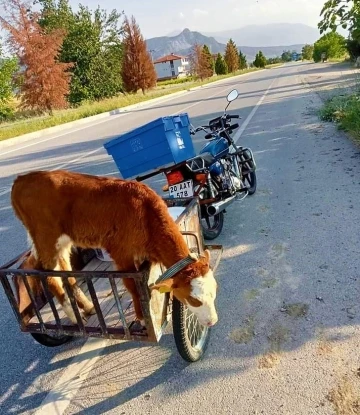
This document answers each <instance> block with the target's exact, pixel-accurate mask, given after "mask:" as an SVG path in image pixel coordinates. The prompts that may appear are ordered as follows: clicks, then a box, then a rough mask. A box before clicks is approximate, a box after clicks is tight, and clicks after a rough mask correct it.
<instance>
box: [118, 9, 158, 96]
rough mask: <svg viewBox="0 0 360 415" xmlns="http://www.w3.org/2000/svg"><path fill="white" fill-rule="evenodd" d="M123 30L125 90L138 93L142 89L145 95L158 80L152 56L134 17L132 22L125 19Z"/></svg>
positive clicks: (123, 77) (123, 76)
mask: <svg viewBox="0 0 360 415" xmlns="http://www.w3.org/2000/svg"><path fill="white" fill-rule="evenodd" d="M123 29H124V41H123V47H124V58H123V62H122V79H123V84H124V89H125V91H127V92H137V91H138V90H139V89H141V90H142V92H143V93H144V94H145V91H146V90H147V89H149V88H153V87H154V86H155V85H156V79H157V76H156V72H155V68H154V65H153V63H152V60H151V56H150V54H149V52H148V51H147V49H146V42H145V40H144V38H143V36H142V35H141V32H140V28H139V26H138V24H137V23H136V21H135V18H134V16H132V17H131V21H129V19H128V18H127V17H125V21H124V27H123Z"/></svg>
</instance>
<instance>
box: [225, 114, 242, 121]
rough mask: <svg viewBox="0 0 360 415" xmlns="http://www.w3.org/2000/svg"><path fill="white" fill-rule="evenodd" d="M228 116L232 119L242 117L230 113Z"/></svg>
mask: <svg viewBox="0 0 360 415" xmlns="http://www.w3.org/2000/svg"><path fill="white" fill-rule="evenodd" d="M227 118H228V119H229V120H231V119H235V118H241V117H240V115H228V116H227Z"/></svg>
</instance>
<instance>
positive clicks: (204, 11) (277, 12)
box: [70, 0, 325, 38]
mask: <svg viewBox="0 0 360 415" xmlns="http://www.w3.org/2000/svg"><path fill="white" fill-rule="evenodd" d="M70 2H71V4H72V5H74V6H76V5H77V4H78V3H79V0H70ZM80 2H81V3H83V4H85V5H87V6H89V7H90V8H96V7H97V5H98V4H99V0H80ZM324 3H325V0H181V1H171V0H126V1H124V0H102V1H101V7H102V8H104V9H108V10H111V9H113V8H116V9H117V10H119V11H120V10H124V12H125V14H127V15H129V16H130V15H134V16H135V19H136V21H137V22H138V24H139V26H140V29H141V31H142V34H143V35H144V37H145V38H150V37H155V36H166V35H168V34H169V33H171V32H173V31H174V30H180V29H184V28H189V29H190V30H196V31H199V32H218V31H222V30H228V29H238V28H240V27H243V26H246V25H249V24H267V23H303V24H307V25H309V26H312V27H317V23H318V22H319V20H320V17H319V15H320V11H321V9H322V7H323V5H324Z"/></svg>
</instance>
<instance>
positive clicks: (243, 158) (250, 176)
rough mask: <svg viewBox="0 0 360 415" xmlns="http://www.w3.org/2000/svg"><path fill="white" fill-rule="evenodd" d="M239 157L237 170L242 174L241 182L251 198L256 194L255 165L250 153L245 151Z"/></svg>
mask: <svg viewBox="0 0 360 415" xmlns="http://www.w3.org/2000/svg"><path fill="white" fill-rule="evenodd" d="M238 157H239V168H240V171H242V174H243V182H244V184H245V185H246V186H247V187H248V194H249V195H250V196H251V195H253V194H254V193H255V192H256V187H257V179H256V171H255V164H254V162H253V160H252V159H251V153H249V152H247V151H246V150H245V151H244V152H243V153H241V155H239V156H238Z"/></svg>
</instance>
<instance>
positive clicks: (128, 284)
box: [123, 278, 145, 326]
mask: <svg viewBox="0 0 360 415" xmlns="http://www.w3.org/2000/svg"><path fill="white" fill-rule="evenodd" d="M123 283H124V285H125V288H126V289H127V290H128V291H129V293H130V294H131V297H132V299H133V304H134V308H135V314H136V318H137V319H138V320H140V322H141V324H142V325H143V326H145V321H144V316H143V312H142V309H141V304H140V297H139V293H138V291H137V288H136V285H135V281H134V280H133V279H131V278H124V279H123Z"/></svg>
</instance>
